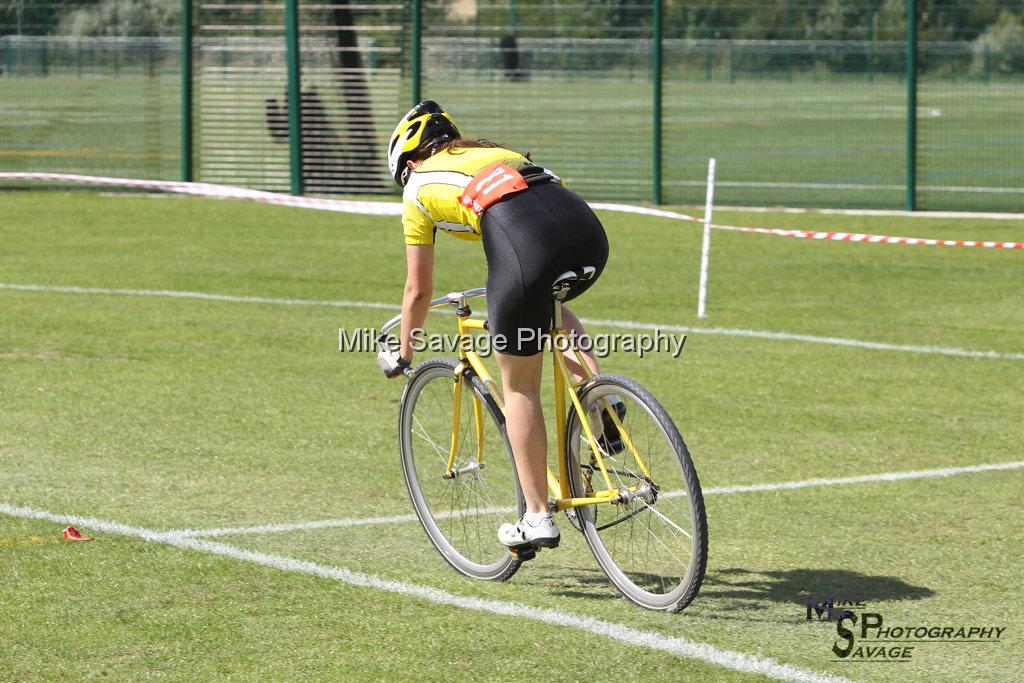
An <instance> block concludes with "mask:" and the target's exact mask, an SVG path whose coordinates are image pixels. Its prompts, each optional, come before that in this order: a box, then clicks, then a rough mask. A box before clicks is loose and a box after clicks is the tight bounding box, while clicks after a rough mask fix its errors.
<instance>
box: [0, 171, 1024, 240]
mask: <svg viewBox="0 0 1024 683" xmlns="http://www.w3.org/2000/svg"><path fill="white" fill-rule="evenodd" d="M2 180H33V181H52V182H63V183H80V184H85V185H106V186H110V187H131V188H136V189H141V190H159V191H161V192H173V193H177V194H188V195H195V196H199V197H214V198H219V199H249V200H252V201H256V202H262V203H264V204H274V205H277V206H293V207H299V208H306V209H319V210H321V211H338V212H341V213H355V214H364V215H372V216H399V215H401V214H402V204H401V203H400V202H368V201H354V200H350V199H316V198H314V197H295V196H293V195H288V194H280V193H277V192H264V191H262V190H249V189H246V188H242V187H231V186H230V185H214V184H212V183H184V182H177V181H172V180H133V179H129V178H105V177H98V176H85V175H73V174H68V173H0V181H2ZM590 206H591V207H593V208H594V209H598V210H604V211H617V212H620V213H635V214H640V215H644V216H658V217H661V218H671V219H673V220H682V221H690V222H694V223H702V222H703V221H702V220H701V219H699V218H695V217H693V216H689V215H687V214H684V213H677V212H675V211H666V210H664V209H649V208H646V207H642V206H633V205H631V204H615V203H608V202H591V203H590ZM711 227H713V228H716V229H718V230H732V231H735V232H751V233H759V234H762V235H780V236H782V237H799V238H803V239H812V240H829V241H835V242H868V243H871V244H918V245H928V246H933V247H986V248H989V249H1024V242H981V241H976V240H936V239H928V238H923V237H895V236H891V235H872V234H867V233H856V232H825V231H815V230H786V229H782V228H748V227H740V226H735V225H712V226H711Z"/></svg>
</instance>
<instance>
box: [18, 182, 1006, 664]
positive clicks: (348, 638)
mask: <svg viewBox="0 0 1024 683" xmlns="http://www.w3.org/2000/svg"><path fill="white" fill-rule="evenodd" d="M0 214H2V216H3V220H2V221H0V245H2V246H0V274H2V275H0V283H2V284H3V285H37V286H40V287H43V289H40V290H36V291H26V290H24V289H22V290H17V289H11V288H9V287H3V288H0V405H2V406H3V410H2V411H0V611H2V614H3V615H4V618H3V619H0V642H3V643H5V647H3V648H0V679H2V680H12V681H35V680H54V679H60V680H83V679H85V680H95V679H112V680H141V679H149V678H158V677H160V678H164V679H168V680H367V679H407V678H412V677H415V678H422V679H425V680H493V679H498V678H508V677H515V676H523V675H537V674H539V673H540V672H543V675H545V676H547V677H550V678H553V679H558V680H566V679H571V680H579V679H583V678H585V677H586V678H596V677H602V676H606V675H608V673H609V671H612V672H615V675H616V676H617V677H618V678H625V679H630V680H631V679H640V678H645V677H650V678H658V679H668V680H707V681H733V680H735V681H741V680H743V681H746V680H758V679H762V676H761V675H759V674H757V673H754V672H753V671H754V670H755V669H756V667H755V666H754V664H751V662H750V661H749V660H744V659H742V657H741V654H740V653H742V654H743V655H757V656H759V657H762V658H768V659H771V660H773V661H774V662H777V663H778V664H780V665H781V664H786V665H792V666H794V667H798V668H799V669H800V672H798V674H797V678H798V679H802V680H823V678H821V676H825V675H831V676H837V677H843V678H847V679H852V680H863V681H890V680H908V681H968V680H970V681H981V680H990V681H997V680H999V681H1002V680H1016V679H1020V678H1022V677H1024V665H1022V664H1021V661H1022V655H1024V646H1022V642H1024V641H1022V639H1021V636H1022V629H1024V618H1022V617H1021V615H1020V612H1019V610H1017V609H1015V608H1014V606H1015V605H1019V604H1021V602H1022V601H1024V595H1022V592H1021V585H1022V583H1024V564H1022V562H1021V553H1020V548H1019V539H1020V537H1021V534H1022V533H1024V523H1022V521H1021V520H1022V519H1024V514H1022V512H1024V509H1022V508H1024V495H1022V491H1024V472H1022V470H1021V469H1004V470H996V471H984V472H972V473H960V474H956V475H954V476H948V477H941V478H938V477H931V478H911V479H904V480H899V481H867V482H863V483H857V484H840V483H836V484H835V485H828V484H827V483H821V484H820V485H816V486H808V487H805V488H799V489H792V490H785V489H783V490H771V491H760V492H745V493H728V492H721V493H717V494H712V495H708V496H707V505H708V521H709V527H710V559H709V567H708V576H707V579H706V581H705V583H704V586H703V589H702V591H701V593H700V594H699V595H698V597H697V599H696V600H695V601H694V603H693V604H692V605H691V606H690V607H689V608H688V609H687V610H685V611H684V612H683V613H681V614H679V615H666V614H660V613H651V612H645V611H642V610H640V609H638V608H635V607H633V606H631V605H630V604H628V603H627V602H625V601H624V600H622V599H620V598H618V597H617V595H616V594H615V593H614V592H613V590H612V589H611V588H610V586H609V585H608V584H607V583H606V581H605V579H604V577H603V575H601V574H600V572H599V571H598V568H597V565H596V563H595V562H594V561H593V559H592V557H591V556H590V554H589V551H588V550H587V549H586V547H585V545H584V543H583V541H582V539H581V538H580V537H579V536H577V535H576V534H575V533H574V532H572V531H571V528H570V527H569V526H568V525H567V524H564V523H563V525H562V528H563V545H562V548H560V549H558V550H557V551H546V552H544V553H541V554H540V555H539V556H538V558H537V559H536V560H534V561H532V562H530V563H528V564H526V565H525V566H524V567H523V569H521V570H520V572H519V573H518V574H517V575H516V576H515V577H514V578H513V579H512V580H511V581H510V582H508V583H505V584H493V583H477V582H473V581H471V580H469V579H464V578H461V577H459V576H457V575H456V574H455V573H454V572H452V571H451V570H450V569H449V568H448V567H447V565H445V564H444V562H443V561H442V560H441V559H440V557H439V556H438V555H437V554H436V553H435V552H434V550H433V549H432V547H431V546H430V545H429V543H428V541H427V540H426V538H425V536H424V534H423V532H422V530H421V529H420V528H419V526H418V524H416V523H390V524H363V525H359V526H335V527H327V528H321V529H303V530H294V531H289V532H279V533H255V532H254V533H249V534H234V535H223V536H218V537H211V538H209V539H208V540H205V541H204V540H203V539H202V538H195V539H193V541H192V542H191V545H189V543H187V542H177V541H175V542H168V541H167V539H161V538H160V537H156V536H153V535H152V534H150V533H149V532H147V531H145V530H151V531H153V532H159V531H169V530H177V529H185V528H190V529H199V530H203V529H211V528H218V527H250V526H258V525H267V524H287V523H304V522H315V521H318V520H339V519H340V520H356V519H364V518H369V517H381V516H394V515H407V514H409V513H410V512H411V506H410V504H409V503H408V500H407V498H406V494H405V490H404V485H403V482H402V478H401V473H400V468H399V464H398V459H397V452H396V451H397V448H396V444H395V410H396V405H397V399H398V396H399V393H400V390H401V385H400V383H399V381H397V380H395V381H388V380H385V379H384V378H383V377H382V376H381V375H380V373H379V371H378V370H377V369H376V367H375V363H374V358H373V355H372V354H357V353H340V352H339V351H338V329H339V327H346V328H349V329H352V328H356V327H362V326H368V327H374V326H378V325H380V324H381V323H382V322H383V321H384V320H385V319H386V318H388V317H389V316H390V315H392V314H393V311H392V310H389V309H383V308H367V307H365V306H359V305H355V304H354V303H352V302H355V303H359V302H362V303H364V304H365V303H366V302H371V303H372V302H379V303H384V304H393V303H396V302H397V301H398V300H399V297H400V294H401V287H402V283H403V276H404V262H403V260H402V251H403V248H402V245H401V239H400V237H399V227H398V225H397V223H396V221H395V219H386V218H372V217H361V216H353V215H344V214H330V213H323V212H315V211H307V210H297V209H287V208H277V207H268V206H262V205H256V204H249V203H241V202H233V201H212V200H200V199H193V198H174V197H160V198H151V197H146V196H133V197H108V196H100V195H95V194H87V193H76V194H62V193H15V192H5V193H3V194H0ZM717 216H718V218H720V219H721V220H722V221H723V222H731V223H735V224H741V225H743V224H746V225H769V226H779V227H790V228H801V227H806V228H821V229H842V230H856V231H865V232H876V233H885V234H898V235H909V236H920V237H941V238H969V239H992V240H1018V241H1019V240H1024V221H983V220H966V219H957V220H953V219H945V220H940V219H933V218H885V217H877V218H874V217H873V218H866V217H850V216H837V215H822V214H814V213H807V214H799V215H790V214H764V213H741V212H726V211H722V212H721V213H720V214H717ZM601 217H602V220H603V221H604V222H605V223H606V226H607V228H608V232H609V239H610V242H611V249H612V257H611V260H610V262H609V266H608V269H607V271H606V273H605V275H604V276H603V278H602V280H601V282H599V283H598V284H597V285H596V286H595V287H594V288H593V289H592V290H591V292H590V293H588V294H587V295H586V296H585V297H583V298H582V299H580V300H579V302H578V305H576V306H574V308H575V309H576V311H577V312H578V313H579V314H581V315H582V316H583V317H585V318H591V319H606V320H611V321H615V320H618V321H642V322H648V323H663V324H674V325H686V326H694V327H697V328H704V329H707V328H722V329H725V330H732V329H747V330H762V331H773V332H786V333H794V334H807V335H819V336H828V337H840V338H846V339H853V340H865V341H872V342H882V343H887V344H892V345H906V346H917V347H941V348H960V349H967V350H975V351H994V352H997V354H1002V355H1001V356H998V357H988V358H985V357H962V356H953V355H943V354H942V353H933V352H927V353H926V352H911V351H900V350H871V349H866V348H859V347H851V346H839V345H834V344H824V343H808V342H801V341H796V340H793V339H766V338H759V337H742V336H732V335H729V334H721V333H714V330H711V331H708V332H704V331H701V329H697V330H695V331H694V332H693V333H692V334H691V335H690V337H689V340H688V341H687V344H686V347H685V349H684V351H683V353H682V355H681V357H680V358H679V359H678V360H675V359H672V358H671V357H670V356H668V355H664V354H661V355H654V356H648V357H646V358H644V359H643V360H640V359H638V358H637V357H636V356H630V355H625V354H619V355H618V356H615V357H612V358H609V359H608V360H607V361H606V362H605V369H607V370H609V371H614V372H619V373H623V374H628V375H631V376H634V377H635V378H637V379H638V380H640V381H641V382H643V383H644V384H646V385H647V386H648V387H649V388H650V389H651V390H652V391H653V392H654V393H655V395H657V396H658V397H659V398H660V399H661V401H662V402H663V403H664V404H665V406H666V407H667V409H668V410H669V412H670V413H671V414H672V415H673V416H674V418H675V419H676V421H677V423H678V424H679V426H680V430H681V432H682V433H683V435H684V437H685V438H686V440H687V442H688V444H689V446H690V448H691V450H692V451H693V454H694V459H695V462H696V465H697V469H698V472H699V474H700V476H701V480H702V484H703V486H704V487H705V489H720V488H721V487H730V486H737V485H756V484H765V483H781V482H795V481H805V480H809V479H814V478H822V479H827V480H830V479H836V478H845V477H853V476H858V475H876V474H883V473H899V472H907V471H912V470H930V469H935V468H956V467H968V466H974V465H984V464H997V463H1014V462H1018V461H1020V460H1022V459H1024V458H1022V457H1021V444H1022V443H1024V423H1022V421H1021V420H1020V414H1021V410H1022V408H1024V400H1022V398H1021V391H1020V387H1021V386H1024V360H1021V359H1020V355H1019V354H1021V352H1024V344H1022V342H1021V339H1022V336H1024V304H1022V303H1021V302H1022V300H1024V299H1022V294H1024V291H1022V281H1021V278H1020V273H1021V268H1022V265H1021V259H1022V257H1024V253H1022V252H1020V251H999V250H983V249H954V248H934V247H912V246H883V245H869V244H850V243H822V242H811V241H806V240H796V239H786V238H781V237H771V236H761V235H746V234H736V233H716V234H715V236H714V246H713V261H712V270H711V278H710V295H709V311H710V315H709V318H708V319H707V320H706V321H703V322H699V321H697V319H696V317H695V315H694V309H695V303H696V283H697V268H698V260H699V248H700V231H699V229H698V228H697V227H695V226H694V225H692V224H680V223H674V222H669V221H665V220H661V219H654V218H645V217H638V216H631V215H622V214H611V213H602V214H601ZM483 279H484V264H483V258H482V257H481V254H480V253H479V248H478V247H477V246H475V245H467V244H463V243H457V242H456V241H455V240H444V241H441V242H440V244H439V247H438V265H437V277H436V282H435V287H436V290H437V291H438V292H446V291H449V290H454V289H463V288H468V287H473V286H478V285H480V284H482V282H483ZM47 287H49V288H50V289H49V290H47V289H46V288H47ZM57 287H88V288H103V289H118V288H125V289H132V290H153V291H157V290H159V291H163V292H165V294H166V293H168V292H198V293H207V294H211V293H212V294H221V295H229V296H258V297H264V298H267V299H280V300H318V301H339V302H345V301H347V302H350V305H339V306H330V305H323V304H322V305H283V304H280V303H273V302H264V303H245V302H241V301H231V300H221V301H216V300H204V299H197V298H180V297H172V296H170V295H164V296H156V295H140V294H139V293H136V294H131V293H121V294H112V293H93V294H86V293H81V292H78V293H76V292H70V291H55V290H54V289H53V288H57ZM446 322H447V319H446V318H443V317H438V318H437V320H435V321H434V322H433V323H432V324H433V325H438V326H443V325H444V324H445V323H446ZM592 329H593V330H594V331H615V329H616V328H614V327H612V326H604V327H600V326H599V327H593V328H592ZM619 331H622V330H619ZM719 332H721V330H719ZM1013 354H1017V355H1016V356H1014V355H1013ZM16 508H17V509H16ZM24 508H31V509H33V510H36V511H41V512H40V513H39V514H38V515H37V516H35V517H33V516H31V513H28V512H26V511H25V509H24ZM26 515H29V516H26ZM46 515H49V516H46ZM69 515H77V516H87V517H92V518H95V519H97V520H104V522H96V523H94V524H89V523H81V524H79V526H80V528H81V530H82V531H83V532H84V533H89V534H93V535H95V536H96V537H97V538H96V540H95V541H94V542H92V543H69V542H65V541H62V540H61V539H60V531H61V529H62V528H63V526H64V525H65V524H66V523H67V522H66V520H67V519H69V517H67V516H69ZM111 523H120V524H125V525H129V526H130V527H132V528H131V529H127V530H125V529H121V530H122V531H124V532H125V533H120V534H119V533H114V532H115V531H117V529H118V528H117V527H113V526H110V524H111ZM147 539H148V540H147ZM214 542H217V543H220V544H221V545H213V544H214ZM175 543H177V544H175ZM246 553H250V554H246ZM252 553H263V554H264V555H255V554H252ZM270 556H272V558H273V559H272V561H270V562H269V563H268V562H267V561H263V560H265V558H267V557H270ZM261 558H262V559H261ZM261 562H262V563H261ZM301 562H305V563H314V564H315V566H314V565H312V564H300V563H301ZM310 572H312V573H313V574H316V575H311V574H310ZM346 572H349V573H346ZM351 572H357V574H354V573H351ZM380 580H387V581H393V582H400V583H393V584H387V585H384V584H383V583H380ZM368 582H369V583H371V584H373V586H376V587H373V586H367V585H365V584H367V583H368ZM374 582H377V583H374ZM410 586H412V587H413V589H410V588H409V587H410ZM417 587H418V588H417ZM425 588H429V589H439V590H442V591H446V593H445V594H444V596H443V598H438V595H439V594H438V593H436V592H434V593H429V592H422V590H421V589H425ZM411 590H421V592H420V593H419V594H418V595H409V592H410V591H411ZM807 595H817V596H822V595H853V596H858V597H860V598H861V599H862V600H863V601H864V602H866V606H865V607H864V608H863V611H864V612H877V613H879V614H882V615H883V616H884V619H885V621H886V623H887V624H892V625H896V624H903V625H911V624H914V625H917V624H922V625H929V626H944V625H950V626H960V625H964V626H981V625H984V626H997V627H1005V629H1006V630H1005V631H1004V632H1003V634H1002V639H1001V641H1000V642H998V643H964V644H949V643H919V644H917V645H916V650H915V651H914V654H913V657H912V659H911V660H910V661H908V662H902V663H892V664H885V663H868V662H854V661H835V660H836V657H835V655H834V654H833V653H832V651H831V647H832V645H833V642H834V641H836V640H837V632H836V629H835V626H834V624H830V623H827V622H820V623H819V622H817V621H814V622H808V621H807V620H806V614H805V612H806V607H805V605H804V604H803V600H804V599H805V597H806V596H807ZM439 599H440V600H441V601H442V602H445V601H446V602H445V604H438V603H437V602H436V600H439ZM432 600H433V601H432ZM473 600H476V602H472V601H473ZM487 601H491V602H487ZM496 603H512V604H513V606H514V608H508V609H511V610H512V611H513V612H514V613H513V614H507V613H506V614H503V615H502V614H495V613H494V612H493V611H487V610H488V609H491V610H494V609H498V608H495V607H494V605H495V604H496ZM501 609H506V608H505V607H502V608H501ZM542 609H549V610H553V611H554V612H551V613H546V614H547V616H548V617H551V618H550V619H549V620H548V621H547V622H544V623H542V622H539V621H536V620H535V619H536V618H537V617H539V616H543V615H541V613H540V612H539V610H542ZM552 614H553V615H554V616H552ZM570 618H577V619H578V618H590V619H599V620H603V621H605V622H609V623H612V624H616V625H622V626H625V627H629V628H632V629H635V630H636V631H638V632H640V633H641V634H642V635H643V636H644V638H646V640H643V641H641V640H640V637H639V636H636V637H635V638H634V639H633V640H630V639H629V638H627V639H626V640H627V641H628V642H625V641H623V640H621V639H620V640H615V639H611V638H607V637H603V636H599V635H596V634H594V633H593V632H590V631H587V630H585V629H583V628H580V627H579V626H578V624H579V622H576V623H577V626H571V625H565V622H566V621H567V620H569V619H570ZM616 628H617V627H616ZM634 635H635V634H634ZM653 636H660V637H664V638H675V639H686V640H687V641H692V642H694V643H703V644H707V645H708V646H711V647H713V648H717V650H715V651H714V652H716V653H717V654H715V655H714V656H712V655H708V654H707V653H708V652H711V651H710V650H708V649H704V650H699V652H698V654H697V656H693V655H692V653H691V655H690V656H687V655H686V654H681V653H679V652H668V651H664V650H658V649H652V648H651V647H650V646H649V643H650V642H651V640H650V639H651V638H652V637H653ZM673 642H678V641H673ZM645 643H646V644H645ZM701 653H703V654H701ZM709 660H712V661H709ZM716 662H717V663H716ZM725 664H728V665H729V666H731V667H732V668H729V666H725ZM770 672H774V675H776V676H778V675H779V674H778V671H777V670H776V669H771V670H770ZM801 672H802V673H801ZM813 672H817V674H814V673H813ZM819 675H820V676H819ZM815 676H818V677H815Z"/></svg>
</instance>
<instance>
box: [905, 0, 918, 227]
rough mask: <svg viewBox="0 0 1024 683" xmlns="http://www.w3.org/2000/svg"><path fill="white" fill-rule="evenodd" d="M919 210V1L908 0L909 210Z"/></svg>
mask: <svg viewBox="0 0 1024 683" xmlns="http://www.w3.org/2000/svg"><path fill="white" fill-rule="evenodd" d="M915 210H917V2H916V0H907V211H915Z"/></svg>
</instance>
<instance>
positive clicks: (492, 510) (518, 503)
mask: <svg viewBox="0 0 1024 683" xmlns="http://www.w3.org/2000/svg"><path fill="white" fill-rule="evenodd" d="M456 367H457V364H456V363H455V361H453V360H451V359H448V358H432V359H430V360H428V361H426V362H425V363H423V364H422V365H420V366H419V367H418V368H417V369H416V374H415V375H414V376H413V378H412V379H411V380H409V382H408V383H407V384H406V386H405V391H404V392H403V393H402V401H401V404H400V406H399V413H398V443H399V448H400V451H401V459H402V473H403V475H404V477H405V484H406V487H407V488H408V490H409V498H410V499H411V501H412V505H413V509H414V510H415V511H416V516H417V517H418V518H419V520H420V523H421V524H422V525H423V529H424V531H426V533H427V537H428V538H429V539H430V542H431V543H433V544H434V547H435V548H437V551H438V552H439V553H440V554H441V557H443V558H444V559H445V560H446V561H447V562H448V564H450V565H451V566H452V568H454V569H455V571H457V572H459V573H460V574H463V575H465V576H469V577H471V578H476V579H488V580H492V581H504V580H505V579H508V578H509V577H511V576H512V575H513V574H514V573H515V572H516V570H517V569H518V568H519V566H520V564H521V563H520V562H519V561H518V560H517V559H515V558H514V557H513V556H512V554H511V553H509V551H508V548H506V547H505V546H503V545H502V544H501V543H499V542H498V527H499V526H500V525H501V523H502V522H504V521H508V520H509V519H512V518H518V517H521V516H522V514H523V513H524V512H525V511H526V504H525V502H524V501H523V496H522V493H521V492H520V489H519V480H518V477H517V476H516V470H515V461H514V460H513V459H512V448H511V447H510V446H509V443H508V436H507V434H506V432H505V418H504V415H503V414H502V412H501V409H500V408H498V406H497V404H496V403H495V401H494V399H493V398H492V397H491V395H490V393H489V392H487V390H486V388H485V387H484V385H483V383H482V382H480V380H479V379H478V378H477V377H475V376H468V375H463V376H462V377H459V378H456V375H455V369H456ZM457 390H458V394H459V401H458V403H457V404H456V402H455V397H456V391H457ZM456 406H457V407H456ZM456 410H458V416H459V417H458V421H457V422H456V421H455V420H454V419H453V418H454V416H455V413H456ZM453 426H454V427H455V429H454V430H453ZM453 435H454V437H455V441H456V447H455V463H454V466H453V467H452V469H451V470H449V469H448V459H449V454H450V452H451V447H452V439H453Z"/></svg>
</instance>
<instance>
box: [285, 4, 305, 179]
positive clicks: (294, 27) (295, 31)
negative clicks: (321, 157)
mask: <svg viewBox="0 0 1024 683" xmlns="http://www.w3.org/2000/svg"><path fill="white" fill-rule="evenodd" d="M284 25H285V40H286V41H287V47H286V50H287V53H288V152H289V154H288V161H289V169H290V171H291V180H292V183H291V190H292V194H294V195H300V194H302V192H303V183H302V180H303V179H302V77H301V74H300V72H299V0H285V6H284Z"/></svg>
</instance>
